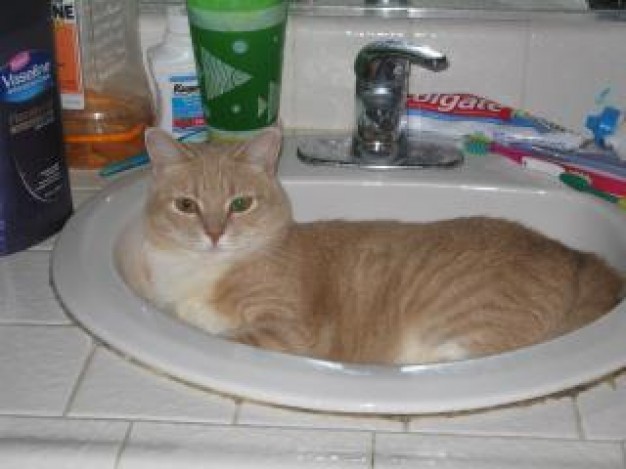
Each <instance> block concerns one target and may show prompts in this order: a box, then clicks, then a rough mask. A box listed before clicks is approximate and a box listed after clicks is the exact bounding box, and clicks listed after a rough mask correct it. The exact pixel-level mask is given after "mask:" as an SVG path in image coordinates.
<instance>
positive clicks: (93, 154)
mask: <svg viewBox="0 0 626 469" xmlns="http://www.w3.org/2000/svg"><path fill="white" fill-rule="evenodd" d="M51 6H52V17H53V23H54V30H55V40H56V56H57V75H58V83H59V88H60V92H61V105H62V108H63V129H64V139H65V150H66V156H67V161H68V163H69V165H70V166H71V167H73V168H99V167H101V166H103V165H105V164H107V163H110V162H113V161H119V160H122V159H125V158H127V157H130V156H133V155H136V154H138V153H141V152H142V151H144V150H145V147H144V140H143V135H144V130H145V128H146V127H147V126H149V125H151V124H152V122H153V109H152V98H151V94H150V88H149V86H148V80H147V76H146V71H145V69H144V66H143V61H142V57H141V49H140V46H139V26H138V10H137V8H138V7H137V1H136V0H52V4H51Z"/></svg>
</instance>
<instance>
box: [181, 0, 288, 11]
mask: <svg viewBox="0 0 626 469" xmlns="http://www.w3.org/2000/svg"><path fill="white" fill-rule="evenodd" d="M285 1H286V0H187V5H188V6H189V7H190V8H197V9H199V10H214V11H256V10H264V9H266V8H271V7H274V6H276V5H279V4H281V3H284V2H285Z"/></svg>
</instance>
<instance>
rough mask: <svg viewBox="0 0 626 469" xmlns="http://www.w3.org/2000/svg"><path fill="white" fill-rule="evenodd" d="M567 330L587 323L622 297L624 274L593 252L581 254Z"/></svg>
mask: <svg viewBox="0 0 626 469" xmlns="http://www.w3.org/2000/svg"><path fill="white" fill-rule="evenodd" d="M574 287H575V288H576V294H575V297H574V298H575V299H574V301H573V303H572V308H571V311H570V315H569V318H568V319H569V320H568V321H567V323H568V329H569V330H574V329H577V328H579V327H582V326H584V325H585V324H588V323H590V322H592V321H594V320H595V319H597V318H599V317H600V316H602V315H604V314H605V313H607V312H609V311H610V310H611V309H613V308H614V307H615V306H616V305H617V304H618V303H619V302H620V301H621V300H622V299H624V298H626V275H624V274H623V273H620V272H618V271H617V270H615V269H614V268H612V267H611V266H609V265H608V264H607V263H606V262H605V261H604V260H602V259H600V258H599V257H598V256H596V255H594V254H581V255H580V259H579V269H578V275H577V280H576V285H575V286H574Z"/></svg>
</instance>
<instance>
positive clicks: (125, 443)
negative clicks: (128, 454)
mask: <svg viewBox="0 0 626 469" xmlns="http://www.w3.org/2000/svg"><path fill="white" fill-rule="evenodd" d="M134 425H135V423H134V422H132V421H131V422H129V423H128V428H127V429H126V434H125V435H124V439H123V440H122V444H121V445H120V448H119V450H118V451H117V454H116V455H115V462H114V463H113V468H114V469H117V468H118V467H119V465H120V462H121V460H122V454H123V453H124V451H125V450H126V447H127V446H128V443H129V441H130V434H131V433H132V431H133V428H134Z"/></svg>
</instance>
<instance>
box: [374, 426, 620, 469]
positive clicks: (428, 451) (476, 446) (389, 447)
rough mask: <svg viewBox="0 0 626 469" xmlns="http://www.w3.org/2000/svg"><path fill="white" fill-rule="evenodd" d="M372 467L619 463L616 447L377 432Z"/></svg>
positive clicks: (606, 466) (571, 468)
mask: <svg viewBox="0 0 626 469" xmlns="http://www.w3.org/2000/svg"><path fill="white" fill-rule="evenodd" d="M374 467H375V468H376V469H386V468H394V469H400V468H422V467H437V468H440V469H443V468H445V469H469V468H472V469H474V468H476V469H478V468H498V469H500V468H506V469H590V468H593V469H624V461H623V459H622V453H621V448H620V445H619V444H617V443H615V444H613V443H587V442H579V441H549V440H533V439H523V438H516V439H509V438H475V437H443V436H429V435H401V434H377V435H376V441H375V451H374Z"/></svg>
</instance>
